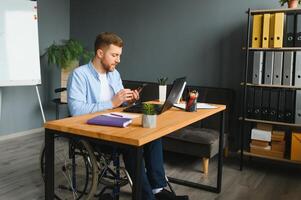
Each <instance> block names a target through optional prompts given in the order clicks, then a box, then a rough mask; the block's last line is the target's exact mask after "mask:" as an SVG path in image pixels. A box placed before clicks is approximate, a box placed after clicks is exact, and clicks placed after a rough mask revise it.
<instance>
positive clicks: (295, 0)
mask: <svg viewBox="0 0 301 200" xmlns="http://www.w3.org/2000/svg"><path fill="white" fill-rule="evenodd" d="M279 3H280V4H281V6H284V4H286V3H287V5H288V8H297V7H298V4H301V0H279Z"/></svg>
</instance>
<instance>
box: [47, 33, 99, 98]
mask: <svg viewBox="0 0 301 200" xmlns="http://www.w3.org/2000/svg"><path fill="white" fill-rule="evenodd" d="M46 54H47V56H48V64H54V65H56V66H58V67H60V68H61V87H62V88H64V87H67V80H68V76H69V73H70V72H71V71H72V70H73V69H74V68H75V67H78V66H79V61H80V60H82V61H83V62H88V61H89V60H90V59H91V58H92V57H93V53H92V52H89V51H87V50H85V49H84V48H83V46H82V45H81V43H80V42H78V41H77V40H74V39H69V40H65V41H63V44H60V45H59V44H55V43H53V44H52V45H51V46H50V47H48V48H47V51H46ZM61 101H62V102H67V95H66V93H65V92H61Z"/></svg>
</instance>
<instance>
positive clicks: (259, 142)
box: [251, 140, 270, 148]
mask: <svg viewBox="0 0 301 200" xmlns="http://www.w3.org/2000/svg"><path fill="white" fill-rule="evenodd" d="M251 145H252V146H258V147H263V148H264V147H268V146H270V143H269V142H267V141H262V140H251Z"/></svg>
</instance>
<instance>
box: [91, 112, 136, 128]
mask: <svg viewBox="0 0 301 200" xmlns="http://www.w3.org/2000/svg"><path fill="white" fill-rule="evenodd" d="M87 123H88V124H94V125H102V126H116V127H127V126H128V125H129V124H130V123H132V119H129V118H124V117H111V116H107V115H98V116H96V117H93V118H91V119H89V120H88V121H87Z"/></svg>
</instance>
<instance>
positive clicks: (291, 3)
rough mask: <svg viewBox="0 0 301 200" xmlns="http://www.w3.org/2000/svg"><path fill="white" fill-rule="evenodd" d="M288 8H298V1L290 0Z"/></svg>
mask: <svg viewBox="0 0 301 200" xmlns="http://www.w3.org/2000/svg"><path fill="white" fill-rule="evenodd" d="M287 5H288V8H297V7H298V0H290V1H289V2H288V3H287Z"/></svg>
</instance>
